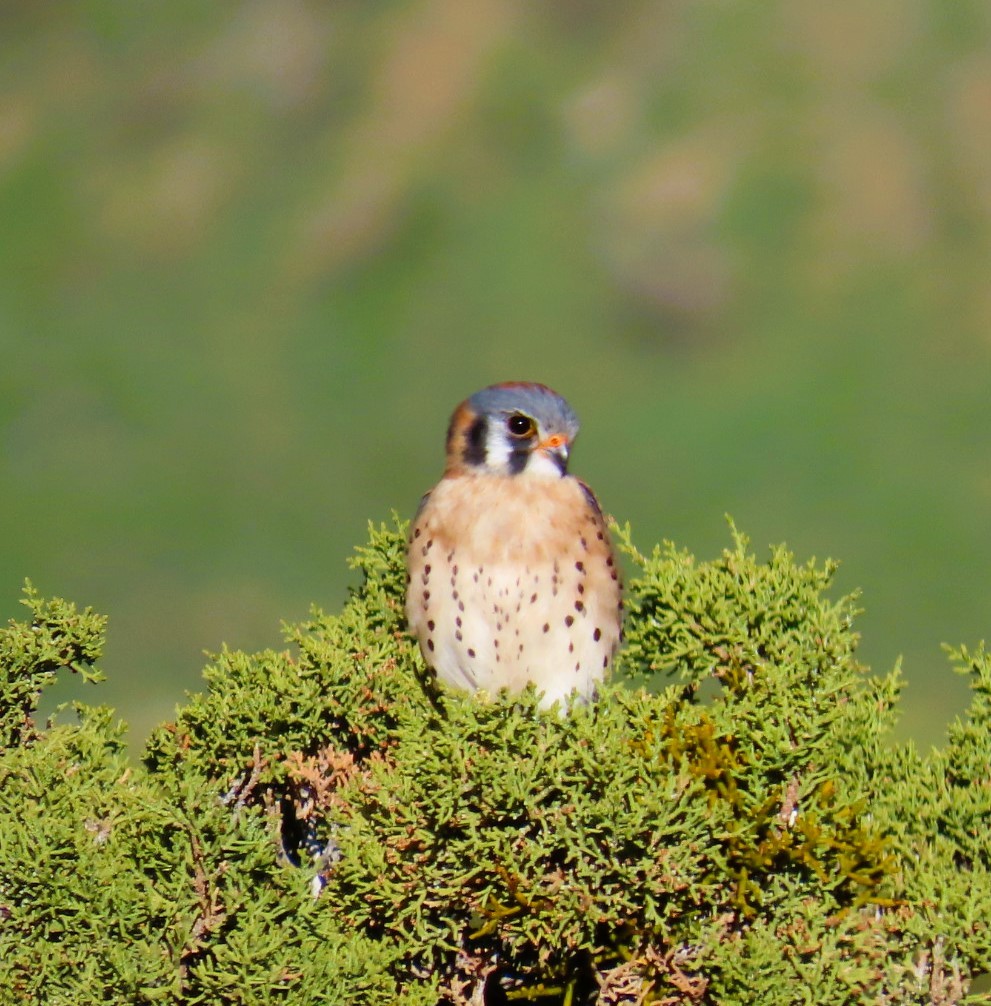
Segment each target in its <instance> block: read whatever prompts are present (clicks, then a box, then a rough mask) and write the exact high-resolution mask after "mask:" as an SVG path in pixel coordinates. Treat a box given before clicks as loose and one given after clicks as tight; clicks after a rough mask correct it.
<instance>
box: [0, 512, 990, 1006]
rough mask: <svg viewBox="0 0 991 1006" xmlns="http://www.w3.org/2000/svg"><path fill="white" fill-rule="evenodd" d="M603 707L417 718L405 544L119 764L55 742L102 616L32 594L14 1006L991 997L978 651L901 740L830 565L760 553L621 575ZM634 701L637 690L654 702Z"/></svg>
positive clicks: (5, 746)
mask: <svg viewBox="0 0 991 1006" xmlns="http://www.w3.org/2000/svg"><path fill="white" fill-rule="evenodd" d="M617 530H618V535H619V538H620V541H621V546H622V548H623V549H624V551H625V552H626V553H627V555H628V556H629V557H630V559H631V561H632V564H633V566H634V568H635V573H634V576H633V578H632V581H631V582H630V583H629V585H628V588H627V616H626V627H625V633H626V641H625V645H624V649H623V651H622V654H621V657H620V659H619V661H618V665H617V673H616V675H615V677H614V680H613V681H612V682H609V683H607V684H605V685H604V686H603V687H602V689H601V694H600V696H599V700H598V701H597V702H595V703H593V704H590V705H586V706H581V705H579V706H576V707H574V708H572V709H571V710H570V711H567V712H565V711H564V710H560V709H557V710H551V711H549V712H543V711H540V710H539V709H538V707H537V697H536V696H535V695H533V694H532V693H529V692H528V693H524V694H523V695H520V696H514V697H506V696H499V697H496V698H494V699H493V700H492V701H489V702H482V701H479V700H478V699H477V698H476V697H472V696H467V695H461V694H454V693H450V692H447V691H441V690H439V689H438V688H437V687H436V685H435V684H434V683H433V681H432V680H431V679H430V678H429V677H427V676H426V675H425V674H424V672H423V668H422V662H421V661H420V658H419V655H418V653H417V652H416V647H415V644H414V643H413V642H412V641H411V639H410V638H409V636H408V635H407V633H406V631H405V626H404V619H403V591H404V583H405V568H404V551H405V527H404V526H403V525H402V524H400V523H399V522H396V524H395V525H394V526H389V527H386V526H382V527H373V528H371V532H370V540H369V542H368V544H367V545H365V546H364V547H362V548H359V549H358V551H357V557H356V559H355V560H354V564H355V566H356V567H357V568H358V569H359V570H360V572H361V574H362V582H361V584H360V586H358V587H357V588H356V589H355V590H354V591H353V592H352V594H351V596H350V598H349V600H348V602H347V603H346V605H345V606H344V608H343V610H342V611H341V613H340V614H335V615H327V614H324V613H321V612H319V611H314V612H313V613H312V617H311V618H310V620H309V621H307V622H305V623H303V624H300V625H291V626H287V627H286V629H285V637H286V643H287V649H285V650H281V651H265V652H262V653H243V652H239V651H233V650H228V649H225V650H223V651H222V652H220V653H219V654H217V655H216V656H215V657H214V658H213V659H212V661H211V664H210V666H209V667H208V668H207V670H206V672H205V681H206V687H205V690H204V691H203V692H202V693H201V694H198V695H194V696H192V697H190V698H189V700H188V701H187V702H186V704H185V705H184V706H183V707H182V708H180V709H179V710H178V711H177V715H176V718H175V721H174V722H172V723H168V724H166V725H164V726H162V727H160V728H159V729H157V730H156V731H155V733H154V734H153V736H152V737H151V739H150V741H149V742H148V744H147V746H146V749H145V752H144V755H143V757H142V759H141V760H140V762H135V761H134V760H132V759H130V758H129V757H128V754H127V748H126V743H125V734H124V727H123V725H122V724H120V723H119V722H117V721H116V719H115V717H114V715H113V713H112V712H111V711H110V710H108V709H104V708H98V707H89V706H84V705H82V704H76V705H75V707H74V715H72V716H70V717H69V720H71V722H61V720H63V719H65V714H64V713H63V714H61V715H60V717H59V718H58V719H57V720H56V721H55V722H53V723H49V724H48V725H46V726H45V727H44V728H41V727H39V726H38V725H36V723H35V722H34V714H35V710H36V708H37V703H38V697H39V695H40V693H41V691H42V689H43V688H44V687H45V685H47V684H48V683H49V682H51V681H52V680H53V679H54V677H55V676H56V674H57V673H59V671H60V670H61V669H63V668H71V669H72V670H74V671H78V672H80V673H81V674H82V675H83V676H84V677H86V678H98V677H99V674H98V672H97V671H96V669H95V666H96V662H97V661H98V658H99V654H100V650H101V646H102V643H103V634H104V629H105V625H104V620H103V619H102V618H101V617H99V616H97V615H95V614H94V613H93V612H91V611H89V610H86V611H83V612H80V611H78V610H77V608H76V607H75V606H74V605H72V604H69V603H67V602H65V601H63V600H61V599H53V600H45V599H43V598H41V597H40V596H39V595H38V594H37V593H36V592H35V591H34V590H33V589H32V588H31V587H30V586H29V587H28V589H27V591H26V596H25V598H24V603H25V604H26V605H27V608H28V610H29V618H28V619H27V620H25V621H24V622H12V623H11V624H10V625H9V627H7V628H6V629H4V630H0V670H2V675H0V745H2V746H0V1002H2V1003H18V1004H20V1003H51V1004H66V1006H68V1004H73V1006H86V1004H97V1003H99V1004H101V1006H102V1004H107V1003H111V1004H118V1003H119V1004H124V1003H127V1004H134V1003H183V1004H186V1003H189V1004H192V1003H207V1004H255V1003H259V1004H267V1003H279V1004H282V1003H285V1004H300V1006H302V1004H318V1003H319V1004H330V1006H337V1004H341V1006H344V1004H365V1003H368V1004H372V1003H375V1004H393V1003H395V1004H402V1006H420V1004H424V1006H425V1004H435V1003H443V1004H469V1003H505V1002H514V1001H518V1002H537V1003H547V1004H549V1006H557V1004H563V1006H569V1004H570V1006H577V1004H591V1003H598V1004H600V1006H609V1004H618V1003H640V1002H646V1003H663V1004H672V1006H674V1004H685V1006H691V1004H719V1006H731V1004H751V1003H760V1004H768V1006H779V1004H780V1006H785V1004H798V1003H810V1002H811V1003H826V1004H833V1003H835V1004H855V1003H858V1004H859V1003H879V1004H896V1003H897V1004H901V1003H920V1004H922V1003H926V1004H939V1006H943V1004H956V1003H967V1002H975V1003H976V1002H986V1001H991V1000H989V997H987V996H985V995H980V994H977V993H975V992H974V991H973V990H972V988H971V982H972V979H973V978H974V977H975V976H978V975H980V974H982V973H984V972H987V971H991V922H989V920H991V849H989V845H988V836H987V832H988V822H989V820H991V767H989V765H991V730H989V728H991V655H989V654H988V653H987V652H986V651H985V650H984V648H983V646H982V647H979V648H977V649H975V650H967V649H963V648H961V649H958V650H955V651H952V653H951V659H952V661H953V662H954V664H955V665H957V667H958V669H959V670H961V671H962V672H963V673H966V674H968V675H969V676H970V681H971V684H972V687H973V690H974V697H973V702H972V705H971V708H970V711H969V713H968V714H967V716H966V717H965V718H963V719H960V720H958V721H957V722H955V723H954V724H953V725H952V726H951V727H950V729H949V732H948V737H947V742H946V744H945V745H944V746H943V747H942V748H939V749H937V750H933V751H930V752H929V753H925V754H924V753H922V752H920V751H918V750H917V749H916V748H915V747H914V746H913V745H912V744H910V743H896V742H895V741H894V740H893V739H892V737H891V727H892V724H893V721H894V718H895V715H896V711H897V701H898V695H899V689H900V677H899V673H898V669H897V668H896V669H895V670H894V671H893V672H892V673H891V674H889V675H887V676H886V677H882V678H879V679H878V678H872V677H870V676H869V675H868V674H867V673H866V671H865V668H863V667H862V666H861V665H860V664H859V663H858V662H857V659H856V648H857V640H858V637H857V635H856V633H855V631H854V628H853V623H854V618H855V615H856V613H857V612H856V600H855V598H853V597H845V598H840V599H838V600H836V599H831V598H830V597H829V596H828V589H829V587H830V581H831V578H832V575H833V572H834V567H833V566H832V565H830V564H826V565H825V566H819V565H816V564H815V563H807V564H799V563H797V562H796V561H795V559H794V557H793V556H792V555H790V554H789V553H788V551H786V550H785V549H783V548H776V549H773V550H772V551H771V553H770V555H769V557H768V558H767V560H766V561H758V559H757V558H755V556H754V555H753V554H752V553H751V551H750V549H749V544H748V542H747V541H746V539H745V538H744V537H743V536H742V535H740V534H738V533H737V532H736V531H735V529H734V530H733V541H732V544H731V546H730V547H729V548H727V549H726V550H725V551H724V552H723V554H722V555H721V556H720V557H719V558H717V559H715V560H714V561H711V562H699V561H697V560H696V559H695V558H693V557H692V556H691V555H689V554H688V553H686V552H683V551H679V550H677V549H676V548H674V547H673V546H671V545H666V546H664V547H663V548H658V549H655V551H654V552H653V553H652V554H651V555H649V556H644V555H641V554H639V553H638V552H637V551H636V550H635V549H634V548H633V546H632V544H631V543H630V536H629V530H628V529H617ZM644 686H647V687H644Z"/></svg>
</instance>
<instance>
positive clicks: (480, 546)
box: [406, 382, 622, 706]
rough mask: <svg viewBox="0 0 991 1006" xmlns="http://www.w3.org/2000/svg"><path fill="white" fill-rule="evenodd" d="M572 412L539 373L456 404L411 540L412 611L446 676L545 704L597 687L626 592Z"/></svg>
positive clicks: (430, 655) (428, 651) (415, 626)
mask: <svg viewBox="0 0 991 1006" xmlns="http://www.w3.org/2000/svg"><path fill="white" fill-rule="evenodd" d="M577 433H578V417H577V416H576V415H575V413H574V412H573V411H572V409H571V407H570V406H569V405H568V403H567V402H566V401H565V400H564V399H563V398H562V397H561V396H560V395H558V394H556V393H555V392H553V391H551V389H550V388H547V387H545V386H544V385H542V384H529V383H525V382H512V383H507V384H496V385H493V386H492V387H489V388H484V389H483V390H482V391H479V392H477V393H476V394H474V395H472V396H471V398H469V399H467V400H466V401H464V402H462V403H461V404H460V405H459V406H458V407H457V408H456V409H455V410H454V415H453V416H452V417H451V423H450V426H449V427H448V431H447V466H446V468H445V469H444V476H443V478H442V479H441V480H440V482H438V483H437V485H436V486H435V487H434V488H433V489H432V490H431V491H430V492H429V493H427V495H426V496H424V498H423V502H422V503H421V504H420V509H419V511H418V512H417V514H416V517H415V518H414V520H413V527H412V530H411V532H410V539H409V556H408V559H409V564H408V572H409V576H408V581H407V589H406V616H407V619H408V621H409V625H410V628H411V629H412V630H413V632H414V633H415V634H416V637H417V639H418V640H419V643H420V649H421V651H422V652H423V656H424V659H425V660H426V662H427V664H429V665H430V667H432V668H433V669H434V671H435V672H436V674H437V676H438V678H439V679H440V680H441V681H443V682H446V683H447V684H449V685H453V686H455V687H457V688H463V689H468V690H470V691H477V690H483V691H485V692H488V693H489V694H491V695H494V694H495V693H496V692H497V691H499V689H501V688H506V689H508V690H509V691H511V692H516V691H519V690H521V689H522V688H524V687H525V686H526V684H527V683H528V682H531V681H532V682H533V684H534V685H535V686H536V688H537V690H538V691H539V692H543V699H542V705H544V706H549V705H551V704H552V703H553V702H555V701H557V700H559V699H564V698H566V697H567V696H568V695H570V693H571V692H572V691H575V692H577V693H578V695H579V696H580V697H582V698H584V699H588V698H590V697H591V696H592V695H593V693H594V691H595V686H596V683H597V682H598V681H600V680H601V679H602V676H603V675H604V674H605V671H606V668H607V667H608V666H609V662H610V661H611V660H612V658H613V655H614V654H615V652H616V647H617V646H618V645H619V639H620V627H621V622H622V599H621V585H620V579H619V572H618V569H617V565H616V560H615V557H614V555H613V551H612V544H611V542H610V539H609V532H608V529H607V528H606V524H605V521H604V520H603V517H602V511H601V510H600V509H599V504H598V503H597V502H596V499H595V496H594V495H593V494H592V490H591V489H589V488H588V486H586V485H585V484H584V483H583V482H581V481H579V480H578V479H576V478H575V477H574V476H572V475H569V474H568V454H569V452H570V450H571V445H572V442H573V441H574V439H575V436H576V434H577Z"/></svg>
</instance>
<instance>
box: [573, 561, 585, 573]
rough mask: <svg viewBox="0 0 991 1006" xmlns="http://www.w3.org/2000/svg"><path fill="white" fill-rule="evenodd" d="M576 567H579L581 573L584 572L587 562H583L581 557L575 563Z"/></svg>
mask: <svg viewBox="0 0 991 1006" xmlns="http://www.w3.org/2000/svg"><path fill="white" fill-rule="evenodd" d="M575 569H577V570H578V572H579V573H584V572H585V563H583V562H582V561H581V559H579V560H578V562H576V563H575Z"/></svg>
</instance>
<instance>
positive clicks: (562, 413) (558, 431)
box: [447, 381, 578, 478]
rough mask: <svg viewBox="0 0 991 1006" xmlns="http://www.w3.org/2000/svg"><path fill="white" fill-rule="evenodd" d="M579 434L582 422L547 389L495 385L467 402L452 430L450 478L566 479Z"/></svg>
mask: <svg viewBox="0 0 991 1006" xmlns="http://www.w3.org/2000/svg"><path fill="white" fill-rule="evenodd" d="M577 435H578V417H577V416H576V415H575V413H574V412H573V411H572V408H571V406H570V405H568V403H567V402H566V401H565V400H564V399H563V398H562V397H561V396H560V395H559V394H557V393H556V392H554V391H551V389H550V388H548V387H546V386H545V385H543V384H530V383H527V382H524V381H513V382H509V383H506V384H493V385H492V386H491V387H488V388H483V389H482V390H481V391H477V392H475V394H474V395H472V396H471V398H468V399H466V400H465V401H463V402H462V403H461V404H460V405H459V406H458V407H457V408H456V409H455V410H454V415H453V416H451V425H450V426H449V427H448V431H447V474H449V475H452V474H458V473H465V472H477V473H489V474H493V475H521V474H523V473H526V474H527V475H536V476H543V477H545V478H560V477H561V476H562V475H565V474H566V473H567V471H568V454H569V452H570V451H571V445H572V443H573V442H574V439H575V437H576V436H577Z"/></svg>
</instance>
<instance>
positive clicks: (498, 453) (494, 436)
mask: <svg viewBox="0 0 991 1006" xmlns="http://www.w3.org/2000/svg"><path fill="white" fill-rule="evenodd" d="M512 453H513V448H512V445H511V444H509V443H508V442H507V440H506V438H505V437H504V436H503V433H502V430H500V429H499V428H498V427H492V428H491V429H490V431H489V438H488V440H487V442H486V444H485V467H486V468H488V469H489V470H490V471H493V472H498V473H499V474H500V475H508V474H509V457H510V455H511V454H512Z"/></svg>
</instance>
